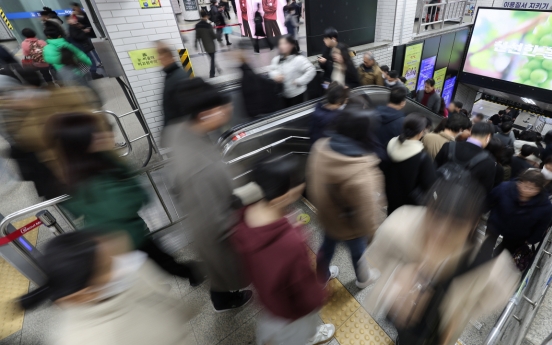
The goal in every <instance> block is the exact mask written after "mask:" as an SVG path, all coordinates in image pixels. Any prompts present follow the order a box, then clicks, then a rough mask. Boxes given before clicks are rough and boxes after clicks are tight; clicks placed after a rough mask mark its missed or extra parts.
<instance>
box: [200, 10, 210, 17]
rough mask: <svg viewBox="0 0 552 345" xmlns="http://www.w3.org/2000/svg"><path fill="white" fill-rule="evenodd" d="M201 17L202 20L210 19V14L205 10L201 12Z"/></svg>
mask: <svg viewBox="0 0 552 345" xmlns="http://www.w3.org/2000/svg"><path fill="white" fill-rule="evenodd" d="M199 15H200V16H201V18H205V17H209V12H207V11H205V10H201V11H200V12H199Z"/></svg>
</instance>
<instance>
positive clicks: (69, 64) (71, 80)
mask: <svg viewBox="0 0 552 345" xmlns="http://www.w3.org/2000/svg"><path fill="white" fill-rule="evenodd" d="M60 62H61V64H62V65H63V67H62V68H60V69H59V70H58V71H57V74H56V75H57V77H58V79H59V80H60V81H61V82H62V83H63V85H65V86H84V87H88V88H90V89H91V90H92V91H94V92H96V91H95V90H94V88H93V87H92V85H91V84H90V81H91V80H92V77H91V75H90V73H83V72H82V70H81V69H80V68H79V64H78V63H77V60H76V58H75V54H73V52H72V51H70V50H69V49H67V48H61V61H60ZM96 94H97V93H96ZM97 95H98V98H99V94H97Z"/></svg>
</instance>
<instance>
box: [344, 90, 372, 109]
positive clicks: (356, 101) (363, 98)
mask: <svg viewBox="0 0 552 345" xmlns="http://www.w3.org/2000/svg"><path fill="white" fill-rule="evenodd" d="M372 106H373V104H372V100H371V99H370V96H368V95H367V94H365V93H361V94H357V95H354V96H353V97H351V98H349V100H348V101H347V106H346V107H345V109H351V108H356V109H360V110H366V109H369V108H371V107H372Z"/></svg>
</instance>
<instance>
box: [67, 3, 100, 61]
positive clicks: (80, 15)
mask: <svg viewBox="0 0 552 345" xmlns="http://www.w3.org/2000/svg"><path fill="white" fill-rule="evenodd" d="M71 9H72V10H73V13H72V16H74V17H76V18H77V20H78V21H79V23H80V24H82V25H83V27H84V29H85V30H86V29H88V31H86V33H87V34H88V37H90V38H96V33H95V32H94V29H93V28H92V23H91V22H90V19H88V15H87V14H86V12H84V10H83V8H82V6H81V5H80V4H79V3H78V2H73V3H71ZM95 57H96V58H98V56H97V54H95ZM98 62H100V59H99V58H98Z"/></svg>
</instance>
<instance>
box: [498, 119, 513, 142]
mask: <svg viewBox="0 0 552 345" xmlns="http://www.w3.org/2000/svg"><path fill="white" fill-rule="evenodd" d="M513 125H514V124H513V123H512V122H502V123H501V124H500V131H498V132H496V133H495V134H494V137H495V138H498V139H500V141H501V142H502V144H503V145H504V146H510V147H514V141H515V140H516V139H515V137H514V138H512V134H513V132H512V128H513Z"/></svg>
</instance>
